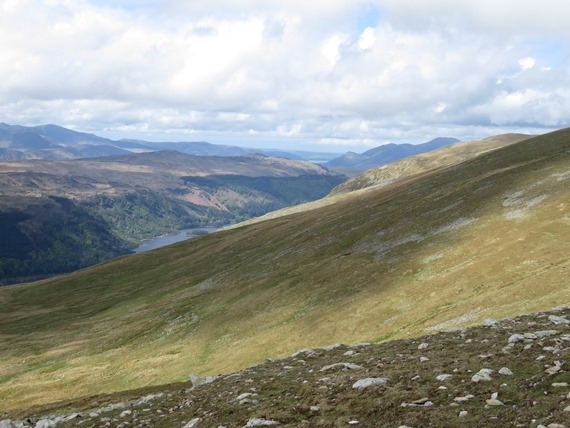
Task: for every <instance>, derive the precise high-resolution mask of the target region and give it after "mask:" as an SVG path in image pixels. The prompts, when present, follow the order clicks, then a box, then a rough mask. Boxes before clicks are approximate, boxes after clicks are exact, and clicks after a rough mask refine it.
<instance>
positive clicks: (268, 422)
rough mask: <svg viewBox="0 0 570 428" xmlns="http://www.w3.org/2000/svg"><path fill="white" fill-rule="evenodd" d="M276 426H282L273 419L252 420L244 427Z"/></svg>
mask: <svg viewBox="0 0 570 428" xmlns="http://www.w3.org/2000/svg"><path fill="white" fill-rule="evenodd" d="M275 425H280V423H279V422H277V421H273V420H271V419H263V418H251V419H250V420H249V421H247V424H246V425H244V428H247V427H269V426H275Z"/></svg>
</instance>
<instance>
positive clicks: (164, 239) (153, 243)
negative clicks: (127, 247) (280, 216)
mask: <svg viewBox="0 0 570 428" xmlns="http://www.w3.org/2000/svg"><path fill="white" fill-rule="evenodd" d="M218 229H219V228H217V227H197V228H195V229H182V230H181V231H180V232H178V233H176V234H174V235H163V236H158V237H156V238H152V239H145V240H144V241H143V242H142V244H141V245H139V246H138V247H137V248H135V250H134V251H135V252H136V253H142V252H143V251H149V250H154V249H156V248H160V247H164V246H165V245H170V244H174V243H175V242H180V241H185V240H186V239H191V238H195V237H196V236H199V235H198V234H202V235H203V234H204V232H206V233H212V232H215V231H216V230H218ZM194 233H196V235H194Z"/></svg>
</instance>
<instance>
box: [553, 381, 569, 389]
mask: <svg viewBox="0 0 570 428" xmlns="http://www.w3.org/2000/svg"><path fill="white" fill-rule="evenodd" d="M552 386H553V387H554V388H566V387H567V386H568V382H554V383H553V384H552Z"/></svg>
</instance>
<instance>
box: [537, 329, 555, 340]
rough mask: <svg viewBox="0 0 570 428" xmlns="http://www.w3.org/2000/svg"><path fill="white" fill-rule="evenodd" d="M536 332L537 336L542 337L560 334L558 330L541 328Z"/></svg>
mask: <svg viewBox="0 0 570 428" xmlns="http://www.w3.org/2000/svg"><path fill="white" fill-rule="evenodd" d="M534 334H535V336H536V337H538V338H541V339H542V338H543V337H549V336H554V335H555V334H558V330H541V331H535V332H534Z"/></svg>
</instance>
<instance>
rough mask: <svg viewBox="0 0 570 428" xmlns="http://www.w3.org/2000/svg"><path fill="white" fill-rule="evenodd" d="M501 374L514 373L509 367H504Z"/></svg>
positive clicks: (508, 374)
mask: <svg viewBox="0 0 570 428" xmlns="http://www.w3.org/2000/svg"><path fill="white" fill-rule="evenodd" d="M499 374H502V375H505V376H512V375H513V374H514V373H513V372H512V371H511V370H510V369H508V368H507V367H503V368H502V369H501V370H499Z"/></svg>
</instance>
